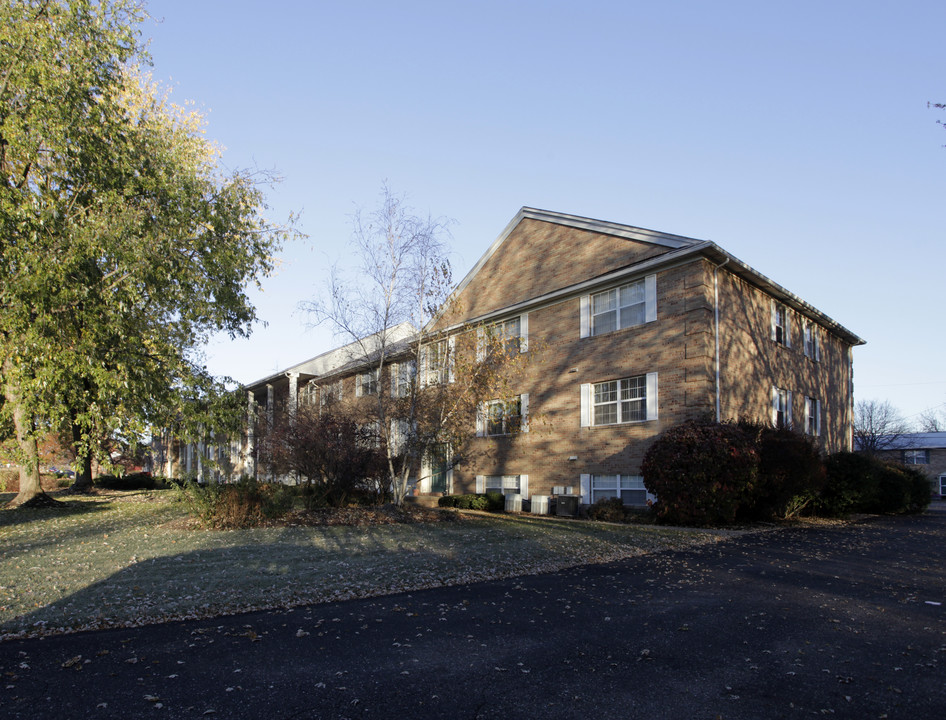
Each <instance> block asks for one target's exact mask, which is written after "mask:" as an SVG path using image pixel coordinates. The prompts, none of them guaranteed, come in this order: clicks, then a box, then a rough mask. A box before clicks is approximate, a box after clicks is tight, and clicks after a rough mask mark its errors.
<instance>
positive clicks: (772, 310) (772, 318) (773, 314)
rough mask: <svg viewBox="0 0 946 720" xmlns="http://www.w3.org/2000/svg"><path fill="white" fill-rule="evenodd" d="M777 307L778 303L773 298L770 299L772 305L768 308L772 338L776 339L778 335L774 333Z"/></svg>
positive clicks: (776, 321) (776, 322)
mask: <svg viewBox="0 0 946 720" xmlns="http://www.w3.org/2000/svg"><path fill="white" fill-rule="evenodd" d="M777 308H778V303H776V302H775V300H773V301H772V307H771V308H770V309H769V315H770V323H771V326H772V339H773V340H777V339H778V335H777V334H776V332H777V331H776V329H775V328H776V326H777V324H778V310H777Z"/></svg>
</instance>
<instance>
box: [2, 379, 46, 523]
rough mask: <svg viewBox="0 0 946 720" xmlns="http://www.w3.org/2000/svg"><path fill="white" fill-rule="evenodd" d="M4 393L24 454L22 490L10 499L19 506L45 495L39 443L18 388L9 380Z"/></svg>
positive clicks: (14, 505) (17, 439) (15, 505)
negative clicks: (40, 468) (10, 408)
mask: <svg viewBox="0 0 946 720" xmlns="http://www.w3.org/2000/svg"><path fill="white" fill-rule="evenodd" d="M4 369H6V368H4ZM3 394H4V397H5V398H6V401H7V402H8V403H9V404H10V406H11V407H12V408H13V426H14V428H15V429H16V444H17V445H18V446H19V448H20V453H21V454H22V456H23V462H22V463H21V464H20V492H19V493H18V494H17V496H16V497H15V498H13V500H11V501H10V506H11V507H17V506H20V505H23V504H24V503H27V502H30V501H33V500H35V499H36V498H39V497H43V496H44V495H45V493H44V492H43V486H42V485H41V484H40V479H39V443H38V442H37V441H36V435H35V434H34V432H33V430H34V428H33V419H32V418H31V417H29V416H28V415H27V413H26V411H25V410H24V408H23V406H22V404H21V403H20V397H19V392H18V388H16V387H15V386H14V385H13V384H11V383H9V382H8V383H6V384H5V385H4V387H3Z"/></svg>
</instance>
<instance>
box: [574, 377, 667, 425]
mask: <svg viewBox="0 0 946 720" xmlns="http://www.w3.org/2000/svg"><path fill="white" fill-rule="evenodd" d="M656 419H657V373H647V374H646V375H636V376H634V377H629V378H622V379H620V380H608V381H606V382H600V383H593V384H592V383H586V384H583V385H582V386H581V425H582V427H589V426H592V425H617V424H620V423H629V422H641V421H644V420H656Z"/></svg>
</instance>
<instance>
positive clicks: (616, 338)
mask: <svg viewBox="0 0 946 720" xmlns="http://www.w3.org/2000/svg"><path fill="white" fill-rule="evenodd" d="M454 300H455V301H456V302H455V306H456V307H458V308H459V309H460V310H459V316H457V315H456V314H454V315H453V316H451V318H450V319H449V321H447V320H443V321H442V322H441V324H440V326H436V325H435V327H434V328H432V329H433V330H435V331H438V332H442V333H443V334H445V335H448V336H449V335H451V334H454V333H457V332H460V331H463V330H469V329H470V328H471V327H475V328H483V327H486V328H487V329H488V328H489V327H490V326H493V327H494V328H495V329H496V330H497V331H498V332H501V333H502V335H503V336H504V337H506V338H510V339H511V340H512V341H514V342H515V341H516V340H517V342H515V344H516V345H518V348H519V351H520V352H527V353H531V354H533V355H534V357H532V358H531V362H530V363H528V365H527V366H526V370H525V374H524V377H523V378H522V380H521V387H519V388H517V390H518V392H516V393H515V394H514V397H505V398H496V399H495V400H494V401H493V402H490V403H486V404H485V405H484V407H483V408H482V411H481V413H480V414H479V417H478V419H477V422H476V423H475V425H476V426H475V427H471V428H470V433H471V434H475V438H473V439H472V441H471V448H470V450H469V451H468V452H467V453H466V455H465V457H464V460H463V461H462V462H460V463H459V464H457V465H456V467H452V468H451V467H449V463H443V464H442V465H441V467H442V471H441V470H438V469H437V466H438V465H440V463H439V462H437V461H436V459H434V461H433V462H430V463H428V464H427V465H428V467H427V468H426V469H425V470H422V471H421V472H420V482H419V484H418V489H419V491H420V492H441V491H442V492H449V493H465V492H484V491H489V490H500V491H502V492H504V493H518V494H520V495H522V496H523V498H529V497H530V496H532V495H540V496H545V495H553V494H554V495H561V494H574V495H579V496H580V498H581V502H582V503H585V504H587V503H591V502H594V501H595V500H597V499H599V498H601V497H609V496H618V497H621V498H622V499H623V500H624V501H625V502H626V503H628V504H638V505H640V504H644V503H645V502H646V500H647V499H648V498H647V494H646V491H645V489H644V485H643V478H642V477H641V473H640V466H641V460H642V459H643V456H644V453H645V452H646V450H647V448H648V447H649V446H650V444H651V442H652V441H653V440H654V438H655V437H657V435H659V434H660V433H661V432H662V431H663V430H665V429H666V428H668V427H671V426H673V425H676V424H678V423H681V422H684V421H686V420H690V419H696V418H702V417H707V416H709V417H714V418H716V419H720V420H729V419H737V418H753V419H758V420H762V421H765V422H771V423H774V424H780V425H786V426H790V427H793V428H795V429H798V430H800V431H802V432H805V433H808V434H810V435H811V436H812V437H814V438H815V439H816V440H817V442H818V443H819V444H820V445H821V447H823V448H824V449H825V450H826V451H827V452H835V451H838V450H850V449H851V424H852V419H853V404H852V397H853V385H852V382H853V380H852V349H853V347H854V346H856V345H861V344H863V342H864V341H863V340H861V339H860V338H859V337H858V336H857V335H855V334H853V333H852V332H850V331H849V330H847V329H845V328H844V327H843V326H841V325H839V324H838V323H837V322H835V321H834V320H832V319H831V318H829V317H828V316H827V315H825V314H824V313H822V312H820V311H819V310H817V309H816V308H814V307H812V306H811V305H809V304H808V303H806V302H805V301H804V300H802V299H801V298H799V297H797V296H795V295H793V294H792V293H790V292H789V291H788V290H786V289H784V288H783V287H782V286H780V285H777V284H776V283H775V282H773V281H772V280H769V279H768V278H767V277H765V276H764V275H762V274H760V273H759V272H757V271H756V270H754V269H752V268H751V267H749V266H748V265H746V264H745V263H743V262H742V261H740V260H738V259H737V258H735V257H733V256H732V255H730V254H729V253H728V252H726V251H725V250H723V249H722V248H720V247H719V246H718V245H716V244H715V243H713V242H709V241H701V240H695V239H691V238H686V237H681V236H677V235H670V234H667V233H661V232H655V231H652V230H643V229H640V228H636V227H631V226H628V225H620V224H616V223H611V222H604V221H599V220H592V219H589V218H583V217H577V216H573V215H565V214H562V213H555V212H548V211H544V210H536V209H532V208H523V209H522V210H521V211H520V212H519V213H518V214H517V215H516V217H515V218H513V220H512V222H510V223H509V225H508V226H507V227H506V229H505V230H504V231H503V233H502V234H501V235H500V236H499V237H498V238H497V239H496V240H495V242H493V244H492V245H491V246H490V247H489V249H488V250H487V251H486V253H485V254H484V255H483V257H482V258H480V260H479V262H477V264H476V265H475V266H474V267H473V269H472V270H471V271H470V272H469V273H468V274H467V276H466V277H465V278H464V279H463V280H462V281H461V282H460V284H459V286H458V287H457V289H456V291H455V293H454ZM405 332H407V333H409V329H408V330H406V331H405ZM405 338H407V335H405ZM345 357H347V356H346V355H345V348H340V349H339V350H335V351H332V352H329V353H326V354H324V355H320V356H319V357H317V358H315V359H314V360H310V361H307V363H302V364H300V365H296V366H293V367H291V368H289V369H288V370H286V371H285V372H282V373H278V374H275V375H273V376H271V377H269V378H264V379H263V380H260V381H258V382H256V383H252V384H251V385H249V386H247V390H248V392H249V398H250V401H251V403H252V402H260V401H261V400H263V399H264V398H265V401H264V402H265V404H266V406H267V407H268V408H272V407H278V405H279V403H280V402H289V403H292V402H301V401H303V399H304V398H308V399H311V398H314V397H316V396H317V395H319V396H321V395H322V394H325V393H332V394H333V396H335V397H340V398H341V399H342V400H344V399H345V398H350V397H354V396H356V395H357V393H358V389H359V388H363V387H369V388H373V386H371V385H370V383H371V382H372V381H373V382H376V383H378V387H379V388H380V389H381V391H382V392H397V385H398V381H397V378H396V377H395V378H371V377H367V378H366V377H365V376H364V373H363V372H362V373H359V369H358V368H356V367H353V366H352V365H351V364H350V363H348V364H346V363H345V361H344V359H345ZM365 383H369V385H367V386H366V385H365ZM251 447H252V432H250V434H249V437H248V438H244V440H243V454H244V456H246V455H248V454H249V455H251V454H252V453H251V452H250V453H247V450H248V449H249V448H251ZM243 469H244V470H252V467H251V466H249V465H245V466H244V467H243Z"/></svg>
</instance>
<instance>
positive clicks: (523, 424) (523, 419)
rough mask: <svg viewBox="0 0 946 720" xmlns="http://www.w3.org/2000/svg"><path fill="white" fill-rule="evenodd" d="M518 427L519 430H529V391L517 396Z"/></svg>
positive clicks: (525, 431)
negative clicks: (519, 414)
mask: <svg viewBox="0 0 946 720" xmlns="http://www.w3.org/2000/svg"><path fill="white" fill-rule="evenodd" d="M519 412H520V413H521V416H520V420H519V429H520V431H521V432H524V433H527V432H529V393H522V395H520V396H519Z"/></svg>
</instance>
